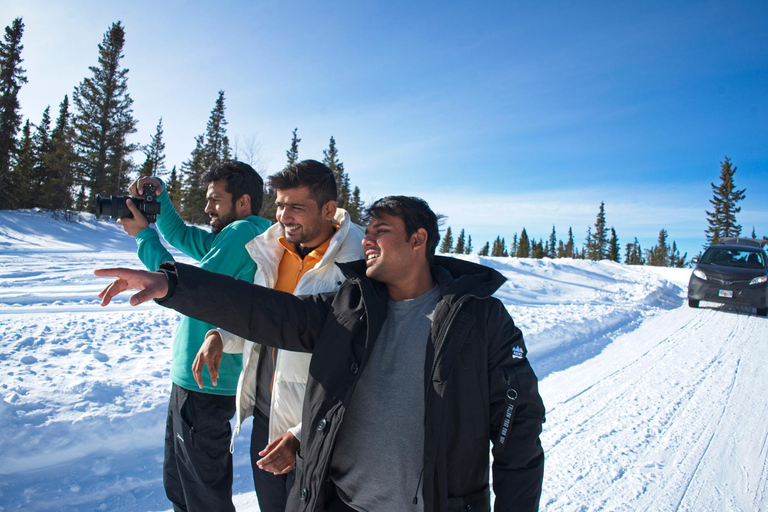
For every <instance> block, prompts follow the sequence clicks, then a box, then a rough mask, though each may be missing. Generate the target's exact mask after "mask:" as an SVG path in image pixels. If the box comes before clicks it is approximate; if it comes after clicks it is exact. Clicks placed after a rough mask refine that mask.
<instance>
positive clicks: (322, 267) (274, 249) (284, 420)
mask: <svg viewBox="0 0 768 512" xmlns="http://www.w3.org/2000/svg"><path fill="white" fill-rule="evenodd" d="M268 184H269V186H270V188H272V189H273V190H275V191H276V194H277V199H276V204H277V215H276V216H277V224H275V225H273V226H272V227H271V228H269V229H268V230H267V231H265V232H264V233H262V234H261V235H259V236H258V237H256V238H254V239H253V240H251V241H250V242H249V243H248V244H247V245H246V248H247V249H248V252H249V253H250V255H251V258H253V260H254V261H255V262H256V265H257V270H256V274H255V275H254V283H256V284H260V285H262V286H268V287H270V288H274V289H277V290H282V291H285V292H289V293H293V294H295V295H309V294H316V293H325V292H333V291H335V290H336V289H338V287H339V285H341V283H342V282H343V281H344V280H345V278H344V276H343V275H342V273H341V270H339V268H338V267H337V266H336V265H335V263H336V262H347V261H354V260H359V259H362V258H363V247H362V239H363V236H364V234H363V231H362V229H361V228H360V227H359V226H357V225H356V224H353V223H352V222H351V220H350V218H349V214H348V213H347V212H346V211H345V210H343V209H341V208H338V207H337V205H336V179H335V177H334V175H333V172H332V171H331V170H330V169H329V168H328V167H326V166H325V165H323V164H321V163H320V162H317V161H315V160H304V161H302V162H299V163H297V164H293V165H289V166H288V167H286V168H285V169H283V170H282V171H280V172H279V173H277V174H275V175H274V176H271V177H270V178H269V179H268ZM222 352H227V353H232V352H242V353H243V371H242V373H241V374H240V379H239V382H238V387H237V425H236V427H235V435H236V434H237V433H238V432H239V431H240V425H241V424H242V422H243V421H244V420H245V419H246V418H247V417H248V416H251V415H253V417H254V419H253V433H252V435H251V464H252V467H253V480H254V484H255V486H256V494H257V497H258V500H259V508H260V509H261V510H262V512H283V511H284V510H285V503H286V500H287V498H288V493H289V491H290V489H291V486H292V485H293V479H294V473H295V471H294V468H295V461H296V451H297V450H298V448H299V445H300V441H301V409H302V403H303V401H304V391H305V388H306V383H307V372H308V370H309V362H310V359H311V357H312V354H307V353H299V352H289V351H283V350H278V349H275V348H270V347H266V346H263V345H261V344H260V343H259V340H251V341H248V340H243V339H242V338H239V337H237V336H235V335H233V334H230V333H228V332H226V331H223V330H212V331H209V332H208V334H207V336H206V340H205V343H204V344H203V346H202V347H201V348H200V351H199V352H198V354H197V357H196V358H195V361H194V363H193V366H192V370H193V373H194V375H195V378H196V379H197V381H198V383H201V382H202V371H203V367H204V366H207V368H208V372H209V373H210V376H211V380H212V382H213V383H214V385H215V384H216V379H217V377H218V364H219V361H220V360H221V354H222Z"/></svg>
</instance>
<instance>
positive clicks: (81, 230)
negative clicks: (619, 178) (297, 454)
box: [0, 211, 768, 512]
mask: <svg viewBox="0 0 768 512" xmlns="http://www.w3.org/2000/svg"><path fill="white" fill-rule="evenodd" d="M174 254H178V253H174ZM466 258H469V259H471V260H473V261H480V262H481V263H483V264H486V265H489V266H492V267H494V268H496V269H497V270H499V271H500V272H502V273H503V274H504V275H505V276H506V277H508V278H509V281H508V283H507V284H506V285H505V286H504V287H503V288H502V289H501V290H500V291H499V292H498V294H497V296H498V297H499V298H500V299H501V300H503V301H504V303H505V304H506V305H507V307H508V309H509V311H510V313H511V314H512V316H513V317H514V318H515V320H516V322H517V324H518V325H519V326H520V327H521V328H522V330H523V332H524V333H525V336H526V342H527V345H528V347H529V350H530V353H529V358H530V360H531V363H532V364H533V366H534V369H535V370H536V372H537V374H538V375H539V378H540V379H541V383H540V389H541V393H542V396H543V398H544V402H545V405H546V406H547V411H548V414H547V423H546V424H545V429H544V434H543V436H542V442H543V444H544V449H545V450H546V453H547V462H546V475H545V483H544V493H543V496H542V501H541V504H542V507H541V508H542V510H547V511H615V510H626V511H637V510H653V511H677V510H681V511H682V510H685V511H701V510H707V511H710V510H711V511H722V510H739V511H755V510H768V489H767V486H768V443H767V441H766V439H767V435H766V433H767V432H768V395H767V394H766V393H765V392H764V386H765V383H766V382H768V369H767V368H766V366H767V363H768V319H766V318H761V317H756V316H754V311H753V310H748V309H743V308H738V309H730V308H727V307H720V306H717V305H714V304H703V306H704V307H702V308H701V309H696V310H695V309H689V308H688V307H687V306H686V305H684V304H685V300H684V299H685V290H686V285H687V280H688V276H689V274H690V270H679V269H660V268H651V267H627V266H624V265H618V264H614V263H609V262H599V263H594V262H587V261H575V260H529V259H522V260H518V259H509V258H503V259H502V258H480V257H477V256H466ZM180 259H182V260H184V258H180ZM115 265H125V266H131V267H136V268H138V267H139V266H140V263H139V262H138V260H137V258H136V256H135V244H134V241H133V239H131V238H129V237H127V236H126V235H124V234H123V233H122V230H120V229H119V227H118V226H116V225H114V224H110V223H106V222H96V221H94V219H93V218H92V217H91V216H89V215H81V216H80V217H79V218H78V221H77V222H72V221H64V220H55V219H52V218H51V216H50V214H48V213H44V212H36V211H16V212H8V211H0V328H1V331H0V332H2V334H1V336H2V343H1V344H0V398H2V400H0V431H1V432H2V434H1V435H0V511H10V510H41V511H42V510H56V511H70V510H81V511H90V510H107V511H112V510H124V511H132V512H138V511H142V512H143V511H147V510H168V509H169V508H170V505H169V502H168V501H167V500H166V498H165V495H164V492H163V488H162V477H161V461H162V453H163V448H162V445H163V429H164V424H165V413H166V406H167V394H168V391H169V380H168V370H169V358H170V340H171V337H172V333H173V330H174V327H175V325H176V322H177V314H176V313H174V312H172V311H169V310H166V309H164V308H161V307H159V306H155V305H145V306H140V307H138V308H133V307H130V306H128V305H127V303H126V302H125V300H126V299H127V296H128V295H127V294H126V296H125V297H122V298H120V299H118V302H117V304H115V305H114V306H110V307H109V308H106V309H102V308H100V307H99V305H98V300H97V298H96V294H97V293H98V291H99V290H101V288H102V287H103V286H104V285H105V280H103V279H98V278H95V277H94V276H93V275H92V270H93V269H94V268H97V267H102V266H115ZM249 439H250V422H246V424H245V428H244V429H243V432H242V433H241V435H240V436H239V438H238V439H237V441H236V444H235V484H234V492H235V494H236V496H235V502H236V505H237V508H238V510H240V511H246V510H253V511H256V510H258V506H257V505H256V500H255V497H254V493H253V492H252V489H253V484H252V482H251V476H250V462H249V459H248V442H249Z"/></svg>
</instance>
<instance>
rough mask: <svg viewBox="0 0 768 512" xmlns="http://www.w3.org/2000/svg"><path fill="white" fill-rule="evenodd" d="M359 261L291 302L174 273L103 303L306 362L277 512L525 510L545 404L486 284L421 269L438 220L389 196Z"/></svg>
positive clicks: (124, 274) (198, 274)
mask: <svg viewBox="0 0 768 512" xmlns="http://www.w3.org/2000/svg"><path fill="white" fill-rule="evenodd" d="M367 218H368V219H369V222H368V226H367V228H366V237H365V239H364V240H363V248H364V252H365V260H364V261H358V262H353V263H348V264H340V265H339V266H340V267H341V268H342V270H343V272H344V273H345V275H346V276H347V281H345V282H344V283H343V284H342V285H341V287H340V288H339V290H338V291H337V292H336V293H332V294H323V295H314V296H305V297H294V296H292V295H290V294H285V293H281V292H277V291H274V290H269V289H266V288H261V287H257V286H254V285H250V284H248V283H245V282H242V281H237V280H235V279H231V278H227V277H225V276H219V275H215V274H211V273H208V272H205V271H202V270H200V269H196V268H195V267H192V266H188V265H182V264H175V265H168V266H165V267H164V268H163V269H162V273H149V272H143V271H132V270H125V269H107V270H97V271H96V274H97V275H102V276H113V277H117V278H118V279H117V280H116V281H114V282H113V283H112V284H110V285H109V286H108V287H107V288H105V290H104V291H103V292H102V293H101V294H100V297H102V299H103V301H102V304H103V305H106V304H108V303H109V301H110V300H111V298H112V297H114V296H115V295H117V294H118V293H120V292H121V291H123V290H126V289H129V288H133V289H139V290H141V291H140V292H139V293H137V294H136V295H134V296H132V297H131V299H130V302H131V304H139V303H141V302H144V301H146V300H149V299H153V298H154V299H158V302H159V303H160V304H162V305H164V306H168V307H171V308H173V309H176V310H178V311H179V312H181V313H183V314H185V315H189V316H193V317H196V318H200V319H201V320H204V321H207V322H210V323H212V324H215V325H219V326H221V327H223V328H225V329H227V330H229V331H231V332H234V333H236V334H238V335H240V336H243V337H244V338H248V339H254V338H257V337H258V338H260V339H269V340H275V343H278V344H279V348H283V349H287V350H297V351H308V352H313V356H312V362H311V364H310V368H309V382H308V383H307V390H306V395H305V400H304V408H303V421H304V431H305V432H306V433H305V434H304V435H305V437H306V439H305V440H304V441H303V443H302V447H301V450H300V451H299V454H298V457H297V468H296V469H297V475H296V484H295V485H294V488H293V492H292V495H291V499H290V505H289V509H290V510H307V511H323V510H330V511H335V510H339V511H341V510H366V511H378V510H413V511H428V512H431V511H459V510H462V511H471V510H485V511H487V510H490V490H489V441H491V442H492V443H493V447H492V450H491V452H492V454H493V490H494V493H495V494H496V501H495V504H494V510H495V511H497V512H501V511H513V510H514V511H531V510H537V509H538V503H539V498H540V495H541V485H542V478H543V469H544V453H543V451H542V449H541V444H540V442H539V434H540V433H541V425H542V422H543V421H544V406H543V404H542V401H541V398H540V396H539V393H538V386H537V379H536V376H535V375H534V373H533V370H532V369H531V367H530V364H529V363H528V360H527V359H526V349H525V344H524V342H523V337H522V334H521V332H520V330H519V329H517V327H515V325H514V323H513V321H512V319H511V317H510V316H509V314H508V313H507V311H506V309H505V308H504V306H503V304H502V303H501V302H500V301H499V300H498V299H495V298H493V297H492V294H493V293H494V292H495V291H496V290H497V289H498V287H499V286H501V284H503V282H504V278H503V277H502V276H501V275H500V274H499V273H498V272H496V271H494V270H492V269H489V268H487V267H484V266H481V265H477V264H474V263H469V262H465V261H462V260H459V259H453V258H442V257H434V251H435V247H436V246H437V243H438V239H439V233H438V223H437V217H436V216H435V214H434V213H433V212H432V210H431V209H430V208H429V206H428V205H427V204H426V203H425V202H424V201H422V200H420V199H417V198H411V197H403V196H394V197H387V198H384V199H381V200H379V201H377V202H376V203H374V204H373V205H372V206H371V207H370V208H369V209H368V210H367Z"/></svg>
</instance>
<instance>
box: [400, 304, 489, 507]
mask: <svg viewBox="0 0 768 512" xmlns="http://www.w3.org/2000/svg"><path fill="white" fill-rule="evenodd" d="M471 298H477V297H476V296H475V295H463V296H462V297H461V298H460V299H459V300H458V301H456V304H455V305H454V306H453V307H452V308H451V313H450V316H449V317H448V321H447V322H446V324H445V327H444V328H443V330H442V332H441V333H440V336H438V338H437V340H438V342H437V345H436V346H435V359H434V361H432V369H431V370H430V372H429V380H430V381H431V380H432V378H433V377H434V375H435V370H436V369H437V363H438V362H439V361H440V356H441V355H442V350H443V344H444V343H445V339H446V338H447V337H448V331H449V330H450V329H451V326H452V325H453V321H454V320H456V316H457V315H458V314H459V310H460V309H461V307H462V306H463V305H464V303H465V302H466V301H468V300H469V299H471ZM429 388H430V386H429V385H427V386H426V388H425V389H424V434H425V435H426V432H427V409H428V408H429V398H430V396H431V394H430V392H429ZM424 466H425V464H424V462H423V461H422V467H421V473H420V474H419V482H418V484H416V492H415V493H414V495H413V504H414V505H416V504H418V502H419V499H418V496H419V488H420V487H421V481H422V480H423V476H424Z"/></svg>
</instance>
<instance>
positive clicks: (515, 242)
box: [509, 233, 520, 258]
mask: <svg viewBox="0 0 768 512" xmlns="http://www.w3.org/2000/svg"><path fill="white" fill-rule="evenodd" d="M518 245H520V242H518V240H517V233H515V234H514V235H512V245H511V246H509V255H510V256H512V257H513V258H517V247H518Z"/></svg>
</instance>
